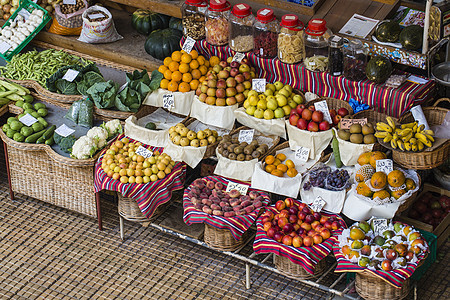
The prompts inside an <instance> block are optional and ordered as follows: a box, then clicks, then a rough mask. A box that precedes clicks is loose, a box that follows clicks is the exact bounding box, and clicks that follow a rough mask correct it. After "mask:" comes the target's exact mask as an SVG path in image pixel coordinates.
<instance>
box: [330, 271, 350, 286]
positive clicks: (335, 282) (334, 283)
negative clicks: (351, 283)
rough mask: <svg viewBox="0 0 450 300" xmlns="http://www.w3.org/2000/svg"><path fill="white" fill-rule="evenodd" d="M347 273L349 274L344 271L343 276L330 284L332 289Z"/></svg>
mask: <svg viewBox="0 0 450 300" xmlns="http://www.w3.org/2000/svg"><path fill="white" fill-rule="evenodd" d="M345 275H347V273H342V274H341V276H339V278H338V279H336V280H335V281H334V282H333V284H332V285H330V289H332V288H334V287H335V286H336V284H338V282H339V281H341V279H342V278H344V276H345Z"/></svg>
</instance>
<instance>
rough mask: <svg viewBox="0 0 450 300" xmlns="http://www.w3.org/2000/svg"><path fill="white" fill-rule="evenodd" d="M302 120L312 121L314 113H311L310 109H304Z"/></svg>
mask: <svg viewBox="0 0 450 300" xmlns="http://www.w3.org/2000/svg"><path fill="white" fill-rule="evenodd" d="M302 118H303V119H305V120H306V121H310V120H311V118H312V111H310V110H309V109H304V110H303V111H302Z"/></svg>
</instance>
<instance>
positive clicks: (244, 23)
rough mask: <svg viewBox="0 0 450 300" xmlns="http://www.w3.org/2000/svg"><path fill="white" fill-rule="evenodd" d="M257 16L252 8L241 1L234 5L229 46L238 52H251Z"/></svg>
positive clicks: (230, 23)
mask: <svg viewBox="0 0 450 300" xmlns="http://www.w3.org/2000/svg"><path fill="white" fill-rule="evenodd" d="M254 23H255V16H253V14H252V8H251V7H250V6H249V5H247V4H245V3H239V4H236V5H235V6H234V7H233V10H232V11H231V15H230V19H229V29H230V33H229V43H228V44H229V46H230V48H231V49H232V50H234V51H236V52H242V53H244V52H249V51H252V50H253V24H254Z"/></svg>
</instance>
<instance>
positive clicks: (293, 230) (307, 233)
mask: <svg viewBox="0 0 450 300" xmlns="http://www.w3.org/2000/svg"><path fill="white" fill-rule="evenodd" d="M275 208H276V210H277V211H278V212H277V213H274V212H273V211H271V210H267V211H266V212H264V213H263V214H262V215H261V217H260V218H261V222H262V225H263V229H264V231H265V232H266V235H267V237H269V238H271V239H274V240H275V241H277V242H278V243H282V244H284V245H286V246H293V247H295V248H299V247H303V246H304V247H311V246H314V245H318V244H320V243H322V242H323V241H325V240H327V239H329V238H330V237H331V234H332V231H334V230H337V229H339V228H340V227H341V224H340V223H339V221H338V220H337V218H336V217H334V216H331V217H328V216H325V215H323V214H321V213H320V212H314V211H312V210H311V209H310V208H309V207H308V206H307V205H306V204H305V203H300V202H298V201H295V200H294V199H293V198H286V199H285V200H279V201H277V202H276V203H275Z"/></svg>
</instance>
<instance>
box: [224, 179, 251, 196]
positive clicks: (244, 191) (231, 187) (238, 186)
mask: <svg viewBox="0 0 450 300" xmlns="http://www.w3.org/2000/svg"><path fill="white" fill-rule="evenodd" d="M232 190H238V191H239V193H241V195H247V191H248V185H246V184H240V183H236V182H231V181H230V182H229V183H228V185H227V189H226V190H225V192H227V193H229V192H230V191H232Z"/></svg>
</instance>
